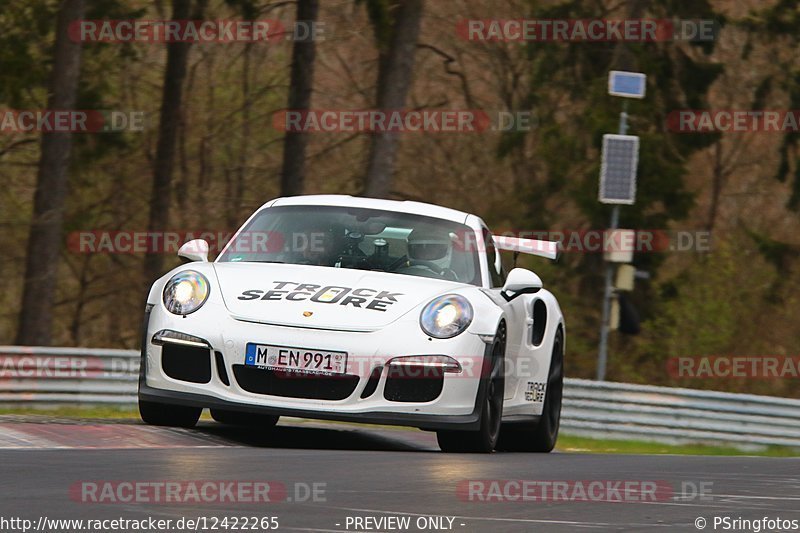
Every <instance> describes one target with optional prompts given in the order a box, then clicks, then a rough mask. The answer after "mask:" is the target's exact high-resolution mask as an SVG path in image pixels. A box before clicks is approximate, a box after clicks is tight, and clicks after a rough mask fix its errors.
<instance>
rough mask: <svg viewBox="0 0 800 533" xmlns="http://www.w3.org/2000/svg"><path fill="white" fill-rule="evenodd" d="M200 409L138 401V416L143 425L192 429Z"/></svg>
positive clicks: (200, 411) (201, 410) (201, 409)
mask: <svg viewBox="0 0 800 533" xmlns="http://www.w3.org/2000/svg"><path fill="white" fill-rule="evenodd" d="M202 412H203V408H202V407H187V406H184V405H170V404H165V403H157V402H147V401H144V400H139V415H140V416H141V417H142V420H144V422H145V424H150V425H151V426H169V427H179V428H193V427H194V426H195V425H197V421H198V420H199V419H200V413H202Z"/></svg>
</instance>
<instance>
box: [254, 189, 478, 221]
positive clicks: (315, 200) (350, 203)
mask: <svg viewBox="0 0 800 533" xmlns="http://www.w3.org/2000/svg"><path fill="white" fill-rule="evenodd" d="M291 205H324V206H334V207H360V208H363V209H380V210H382V211H393V212H398V213H409V214H413V215H422V216H428V217H433V218H441V219H444V220H450V221H453V222H458V223H459V224H464V223H466V221H467V217H468V216H469V213H464V212H463V211H457V210H455V209H450V208H449V207H442V206H439V205H433V204H426V203H423V202H412V201H409V200H405V201H398V200H381V199H377V198H361V197H358V196H347V195H343V194H317V195H308V196H289V197H284V198H278V199H277V200H273V201H270V202H267V203H266V204H264V206H263V207H278V206H291Z"/></svg>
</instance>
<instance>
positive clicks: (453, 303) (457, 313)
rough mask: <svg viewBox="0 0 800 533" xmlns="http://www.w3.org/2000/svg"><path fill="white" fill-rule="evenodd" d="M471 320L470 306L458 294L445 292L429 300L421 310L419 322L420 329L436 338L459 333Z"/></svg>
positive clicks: (447, 337)
mask: <svg viewBox="0 0 800 533" xmlns="http://www.w3.org/2000/svg"><path fill="white" fill-rule="evenodd" d="M471 322H472V306H471V305H470V303H469V301H467V299H466V298H464V297H463V296H459V295H458V294H447V295H445V296H440V297H438V298H436V299H435V300H433V301H431V302H430V303H429V304H428V305H426V306H425V308H424V309H423V310H422V314H421V315H420V317H419V324H420V326H421V327H422V331H424V332H425V333H427V334H428V335H430V336H431V337H435V338H437V339H449V338H451V337H455V336H456V335H459V334H461V333H462V332H463V331H464V330H465V329H467V327H469V325H470V323H471Z"/></svg>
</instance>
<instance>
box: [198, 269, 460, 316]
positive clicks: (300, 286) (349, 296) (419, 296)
mask: <svg viewBox="0 0 800 533" xmlns="http://www.w3.org/2000/svg"><path fill="white" fill-rule="evenodd" d="M214 270H215V272H216V277H217V283H218V284H219V287H220V292H221V294H222V297H223V300H224V302H225V306H226V307H227V309H228V311H229V312H230V314H231V316H232V317H233V318H235V319H238V320H246V321H250V322H259V323H264V324H278V325H285V326H295V327H305V328H318V329H335V330H338V331H374V330H377V329H380V328H383V327H384V326H387V325H388V324H390V323H392V322H394V321H395V320H397V319H398V318H400V317H402V316H403V315H405V314H406V313H408V312H409V311H411V310H412V309H414V308H415V307H417V306H419V305H420V304H424V303H426V302H428V301H429V300H430V299H432V298H434V297H435V296H437V295H440V294H445V293H448V292H451V291H454V290H458V289H459V288H462V287H471V285H464V284H461V283H454V282H449V281H440V280H435V279H428V278H421V277H416V276H407V275H401V274H388V273H385V272H372V271H366V270H353V269H346V268H330V267H319V266H306V265H284V264H266V263H263V264H258V263H214Z"/></svg>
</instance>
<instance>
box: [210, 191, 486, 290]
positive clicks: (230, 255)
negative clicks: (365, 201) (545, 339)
mask: <svg viewBox="0 0 800 533" xmlns="http://www.w3.org/2000/svg"><path fill="white" fill-rule="evenodd" d="M470 242H472V243H474V242H475V241H474V232H473V230H472V229H470V228H469V226H466V225H464V224H458V223H456V222H450V221H447V220H441V219H438V218H431V217H425V216H420V215H413V214H408V213H396V212H391V211H380V210H372V209H359V208H349V207H331V206H283V207H271V208H267V209H264V210H262V211H261V212H259V213H258V214H257V215H256V216H255V217H254V218H253V219H252V220H251V221H250V222H249V223H248V224H247V225H246V226H245V227H244V228H243V230H242V231H241V232H240V233H239V234H238V235H237V236H236V237H235V238H234V240H232V241H231V243H230V244H229V246H228V247H227V249H226V250H225V252H224V253H223V254H222V255H221V256H220V257H219V259H218V260H217V261H218V262H221V263H227V262H258V263H286V264H293V265H316V266H324V267H333V268H354V269H361V270H372V271H379V272H391V273H396V274H405V275H409V276H420V277H425V278H434V279H441V280H448V281H455V282H461V283H469V284H472V285H480V284H481V279H480V270H479V266H478V265H479V263H478V254H477V247H476V246H469V245H467V243H470Z"/></svg>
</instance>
